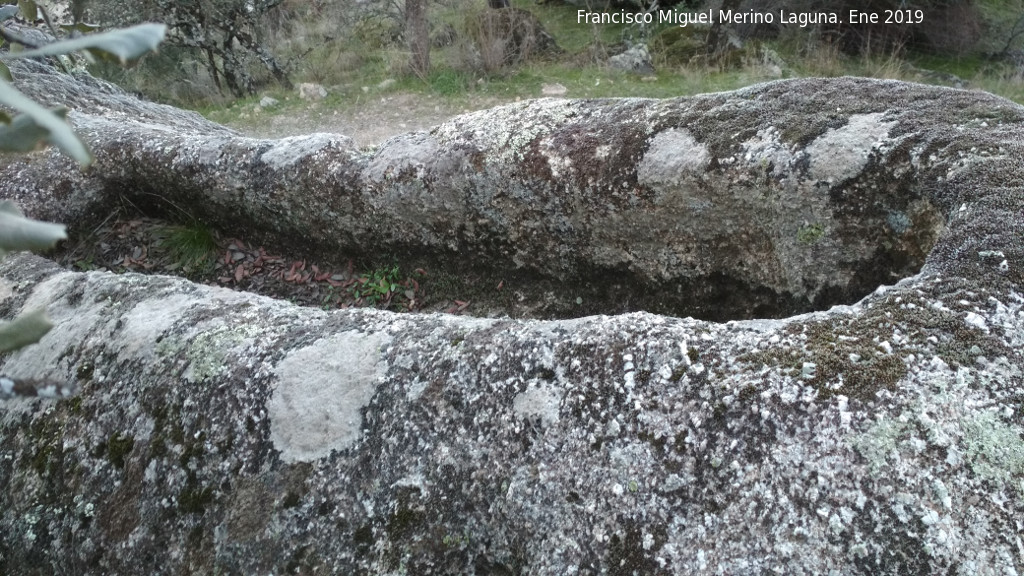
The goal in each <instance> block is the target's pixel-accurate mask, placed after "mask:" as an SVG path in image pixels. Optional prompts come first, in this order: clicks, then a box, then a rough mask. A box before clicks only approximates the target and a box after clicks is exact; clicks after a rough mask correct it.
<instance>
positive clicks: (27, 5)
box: [18, 0, 39, 22]
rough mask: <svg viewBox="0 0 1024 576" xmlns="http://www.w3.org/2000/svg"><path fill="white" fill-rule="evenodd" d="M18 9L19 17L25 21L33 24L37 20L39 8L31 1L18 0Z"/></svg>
mask: <svg viewBox="0 0 1024 576" xmlns="http://www.w3.org/2000/svg"><path fill="white" fill-rule="evenodd" d="M18 8H20V9H21V15H22V16H24V17H25V20H28V21H29V22H35V21H36V20H38V19H39V8H38V7H37V6H36V3H35V2H33V1H32V0H18Z"/></svg>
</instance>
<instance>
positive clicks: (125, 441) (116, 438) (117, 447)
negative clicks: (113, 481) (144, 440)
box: [107, 433, 135, 469]
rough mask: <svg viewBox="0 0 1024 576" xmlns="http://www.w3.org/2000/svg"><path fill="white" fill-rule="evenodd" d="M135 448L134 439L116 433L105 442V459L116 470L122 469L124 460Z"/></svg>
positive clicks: (127, 435)
mask: <svg viewBox="0 0 1024 576" xmlns="http://www.w3.org/2000/svg"><path fill="white" fill-rule="evenodd" d="M134 447H135V438H134V437H133V436H131V435H129V434H121V433H117V434H114V435H113V436H111V437H110V438H109V439H108V440H107V459H108V460H110V463H111V464H113V465H114V466H115V467H117V468H118V469H123V468H124V463H125V458H127V457H128V454H129V453H131V451H132V448H134Z"/></svg>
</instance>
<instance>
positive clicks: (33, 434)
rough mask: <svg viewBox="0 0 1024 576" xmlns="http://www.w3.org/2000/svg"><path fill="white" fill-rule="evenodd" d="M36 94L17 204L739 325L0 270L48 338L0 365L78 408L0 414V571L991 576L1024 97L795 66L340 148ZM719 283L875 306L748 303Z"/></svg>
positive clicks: (1008, 376) (1014, 550)
mask: <svg viewBox="0 0 1024 576" xmlns="http://www.w3.org/2000/svg"><path fill="white" fill-rule="evenodd" d="M23 72H24V71H20V70H16V73H17V74H22V73H23ZM40 82H42V80H40ZM67 86H69V87H68V88H66V89H65V93H63V94H61V96H62V97H65V98H68V99H71V100H72V106H74V107H76V109H78V110H79V111H78V112H76V113H74V114H73V117H74V119H75V122H76V124H77V126H78V127H79V128H80V129H82V130H85V131H86V132H87V133H88V134H89V138H90V141H91V142H92V144H93V146H94V149H95V150H96V152H97V154H98V156H99V158H100V161H99V165H98V166H97V167H95V168H93V169H92V170H91V171H90V172H88V173H86V174H78V173H77V172H76V171H74V170H71V169H70V168H68V167H67V166H66V165H65V164H64V163H63V160H61V159H60V158H59V157H57V156H54V155H43V156H38V157H36V158H34V159H32V160H30V161H27V162H17V163H13V164H10V165H9V166H8V167H7V168H6V171H5V176H4V178H5V180H4V181H2V182H0V190H3V191H4V194H5V195H7V196H14V197H17V198H18V199H19V201H20V202H22V203H24V204H26V205H28V206H30V207H31V210H32V212H33V213H34V214H36V215H48V216H50V217H52V218H55V219H62V218H65V217H69V216H71V215H76V216H78V217H80V218H81V219H82V220H81V221H88V218H89V214H91V213H93V212H94V211H95V210H99V209H100V207H102V205H103V202H104V201H105V200H104V198H108V195H110V194H113V193H115V192H114V191H115V190H121V191H122V193H126V194H129V193H132V192H131V189H133V188H137V187H143V186H145V188H144V189H145V190H146V191H148V193H154V194H155V193H159V194H164V195H168V196H169V197H173V198H175V201H178V202H189V201H193V202H197V203H206V204H205V205H206V206H207V209H208V210H209V216H210V217H211V218H222V219H241V220H242V221H245V222H251V223H252V226H257V227H265V228H266V229H267V230H270V231H276V232H274V233H277V234H282V235H283V236H287V235H288V234H294V233H297V231H298V230H299V224H301V223H303V222H308V221H315V222H316V223H317V224H318V225H317V226H315V227H313V229H312V231H311V232H309V234H310V236H309V241H310V242H311V243H320V244H321V245H323V246H325V247H330V246H334V247H341V246H343V245H346V246H347V245H348V244H347V243H351V244H359V243H361V242H368V241H370V240H371V236H372V235H373V234H377V235H378V238H377V240H376V241H378V242H382V243H385V244H387V243H391V244H396V245H397V244H400V243H402V242H406V241H412V240H415V242H417V243H420V246H421V248H422V249H424V250H436V251H445V250H450V251H451V252H452V253H455V251H457V250H458V251H467V252H470V253H471V254H472V255H474V257H489V258H493V259H495V260H499V261H501V260H502V259H507V260H508V261H510V262H513V263H515V264H516V265H519V266H523V267H532V268H533V269H535V270H537V271H538V273H544V274H551V275H565V277H566V278H574V277H577V275H581V274H583V275H585V274H587V273H590V272H594V271H600V270H608V269H612V268H614V269H617V270H624V271H628V272H629V273H631V274H632V275H633V276H632V277H633V278H634V279H635V281H637V282H643V281H650V282H662V281H663V282H666V283H667V284H664V286H669V285H672V283H673V282H675V283H681V284H682V285H684V286H686V290H694V292H693V293H692V294H691V293H687V295H688V297H691V298H693V299H695V300H699V299H700V298H702V297H705V296H706V297H707V300H706V305H707V306H711V305H712V304H713V303H715V302H718V301H721V302H722V304H721V305H722V306H732V308H733V311H734V312H743V311H746V312H749V317H751V318H754V319H749V320H741V321H730V322H724V323H719V322H709V321H701V320H695V319H693V318H680V317H670V316H663V315H655V314H650V313H642V312H640V313H632V314H624V315H616V316H600V315H596V316H590V317H585V318H577V319H571V320H554V321H540V320H512V319H481V318H465V317H454V316H445V315H413V314H406V315H399V314H393V313H389V312H382V311H374V310H344V311H335V312H325V311H321V310H316V309H309V308H300V307H296V306H293V305H290V304H288V303H285V302H280V301H275V300H270V299H266V298H262V297H259V296H255V295H249V294H244V293H239V292H232V291H228V290H224V289H219V288H212V287H205V286H197V285H194V284H190V283H189V282H187V281H184V280H180V279H175V278H167V277H154V276H137V275H131V274H126V275H119V276H117V275H110V274H106V273H87V274H82V273H72V272H67V271H63V270H61V269H59V268H58V267H56V266H55V265H54V264H52V263H50V262H48V261H46V260H44V259H42V258H39V257H36V256H30V255H21V256H16V257H12V258H8V259H7V260H5V261H3V263H2V264H0V278H2V279H3V286H2V287H0V288H2V289H0V295H2V300H0V313H2V315H4V316H5V317H11V316H13V315H15V314H17V313H18V312H20V311H22V310H26V309H32V308H35V307H38V306H41V305H45V306H47V307H48V309H49V311H50V314H51V316H52V317H53V318H54V320H55V321H56V323H57V328H56V329H54V330H53V331H52V332H51V333H50V334H48V335H47V336H46V337H45V338H44V340H43V341H42V342H41V343H40V344H39V345H38V346H35V347H31V348H28V349H25V350H23V351H20V352H18V353H15V354H13V355H10V356H7V357H5V358H4V360H3V366H2V367H0V369H2V371H3V372H5V373H7V374H9V375H11V376H14V377H19V376H20V377H28V376H33V377H39V376H46V377H49V378H54V379H65V380H69V381H74V382H76V383H77V384H79V385H80V387H81V394H80V396H78V397H76V398H73V399H70V400H61V401H58V402H55V403H54V402H49V403H48V402H45V401H43V400H39V399H22V400H16V401H9V402H6V403H5V404H3V405H2V406H0V486H3V490H2V491H0V572H3V573H11V574H54V573H58V574H138V573H154V574H186V573H190V574H191V573H204V574H257V573H258V574H268V573H273V574H284V573H301V574H345V575H347V574H374V575H376V574H395V575H398V574H410V575H413V574H415V575H420V574H423V575H431V574H478V575H483V574H529V575H563V574H614V575H620V574H638V575H639V574H645V575H646V574H771V573H779V574H893V575H895V574H900V575H903V574H964V575H966V574H993V575H996V574H998V575H1006V574H1020V573H1022V572H1024V541H1022V534H1024V437H1022V432H1024V428H1022V425H1021V414H1022V411H1024V375H1022V364H1024V361H1022V360H1024V359H1022V357H1021V349H1022V347H1024V297H1022V296H1021V293H1020V292H1021V281H1022V272H1021V271H1022V266H1024V247H1022V238H1021V234H1020V230H1021V227H1022V225H1024V222H1022V219H1024V196H1022V193H1021V192H1022V189H1021V187H1022V183H1024V179H1022V176H1024V167H1022V166H1021V160H1020V159H1021V158H1024V140H1021V138H1020V133H1021V129H1022V128H1024V108H1021V107H1018V106H1016V105H1014V104H1012V103H1009V102H1007V101H1005V100H1001V99H998V98H995V97H992V96H990V95H986V94H982V93H973V92H965V91H956V90H949V89H943V88H932V87H925V86H917V85H910V84H903V83H898V82H886V81H876V80H864V79H852V78H843V79H833V80H798V81H786V82H778V83H772V84H766V85H760V86H755V87H751V88H747V89H744V90H740V91H737V92H732V93H727V94H715V95H704V96H698V97H693V98H687V99H677V100H667V101H652V100H608V101H573V100H559V101H554V100H540V101H534V102H527V103H523V104H519V105H515V106H510V107H504V108H500V109H496V110H492V111H488V112H481V113H477V114H472V115H469V116H464V117H460V118H456V119H454V120H452V121H451V122H449V123H447V124H444V125H442V126H439V127H437V128H436V129H434V130H433V131H431V132H429V133H416V134H410V135H408V136H403V137H399V138H395V139H393V140H391V141H389V142H387V143H385V144H384V145H382V146H381V147H380V148H379V149H375V150H356V149H353V148H351V147H350V146H349V145H348V144H347V143H346V142H347V141H346V139H345V138H343V137H340V136H327V135H314V136H309V137H305V138H297V139H291V140H288V141H281V142H273V141H256V140H247V139H244V138H240V137H238V136H237V135H235V134H233V133H231V132H229V131H227V130H224V129H222V128H217V127H215V126H212V125H209V124H207V123H205V122H204V121H202V120H201V119H199V118H197V117H194V116H191V115H188V114H185V113H181V112H173V111H170V110H169V109H163V108H158V107H155V106H153V105H151V104H133V105H136V106H138V107H139V109H138V110H134V111H129V112H128V113H122V112H120V111H119V110H120V109H119V108H117V107H113V108H112V109H111V110H110V111H108V112H103V110H102V109H101V107H102V104H101V102H102V99H98V100H94V101H90V100H88V99H87V98H85V97H84V96H83V97H82V98H81V99H78V100H75V99H73V97H76V96H75V94H77V93H76V92H74V91H72V90H71V88H70V87H72V86H73V85H71V84H68V85H67ZM81 86H82V88H81V90H82V91H83V92H88V91H91V90H94V89H98V88H96V86H100V85H98V84H94V83H90V82H88V81H84V80H83V81H82V84H81ZM90 93H91V92H90ZM40 94H42V92H40ZM45 169H51V170H58V172H57V173H56V174H55V175H53V176H52V177H48V178H47V177H43V172H41V171H42V170H45ZM118 186H122V187H121V188H120V189H119V188H118ZM298 189H303V190H305V191H306V192H305V194H302V195H299V194H296V193H294V191H295V190H298ZM289 191H291V192H292V193H289ZM140 194H141V193H140ZM44 199H45V200H46V201H43V200H44ZM34 201H35V202H34ZM314 207H318V208H319V211H317V210H314V209H313V208H314ZM327 207H333V208H331V211H330V212H329V211H328V210H327ZM218 214H219V216H218ZM793 214H799V215H800V216H799V218H800V219H799V220H795V219H794V217H793ZM396 223H401V224H402V225H403V226H405V227H406V228H407V231H408V235H407V236H405V237H403V238H399V237H398V236H397V234H396V233H395V232H394V229H393V228H392V227H393V226H395V225H396ZM290 226H292V227H294V228H289V227H290ZM389 230H390V232H389ZM483 239H486V240H487V241H480V242H477V241H478V240H483ZM588 271H589V272H588ZM688 278H690V279H692V280H687V279H688ZM901 278H902V279H901ZM718 281H722V282H725V283H729V282H732V283H734V284H735V285H742V284H747V285H751V286H757V287H759V288H758V290H755V291H752V292H749V293H751V294H762V293H767V292H780V293H787V294H789V295H790V297H792V298H794V299H808V298H812V297H814V298H818V297H823V296H821V295H822V294H825V293H829V292H830V291H834V292H836V293H845V292H844V291H850V290H852V289H850V288H849V287H850V286H851V285H856V284H860V285H862V286H861V288H863V287H864V286H867V285H870V284H872V283H874V284H875V285H877V284H883V283H884V284H887V285H888V286H887V287H882V288H879V289H877V290H875V289H873V288H872V289H870V290H867V292H868V295H867V296H866V297H865V298H863V299H862V300H860V301H859V302H856V303H851V304H850V305H842V306H836V307H833V308H831V309H829V310H827V311H821V312H814V313H808V314H803V315H797V316H792V317H788V318H784V319H756V317H757V311H758V308H756V307H752V308H749V310H748V309H746V308H744V307H743V306H742V305H741V304H740V303H738V302H729V300H728V298H727V295H725V296H723V294H722V293H720V292H719V293H715V292H714V290H713V288H714V286H716V285H717V284H716V283H717V282H718ZM653 285H660V284H653ZM695 287H704V288H705V289H706V291H707V294H704V295H702V294H701V293H700V291H699V290H696V289H695ZM738 293H739V292H737V294H738ZM848 293H853V292H848ZM708 294H710V295H711V296H707V295H708ZM715 298H717V300H716V299H715ZM765 298H766V301H767V299H768V297H767V296H766V297H765ZM819 303H820V301H819ZM778 309H781V308H778Z"/></svg>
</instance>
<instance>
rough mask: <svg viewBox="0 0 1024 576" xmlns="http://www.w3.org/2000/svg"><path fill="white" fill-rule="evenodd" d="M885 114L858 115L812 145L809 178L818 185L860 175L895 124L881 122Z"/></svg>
mask: <svg viewBox="0 0 1024 576" xmlns="http://www.w3.org/2000/svg"><path fill="white" fill-rule="evenodd" d="M882 116H883V114H881V113H875V114H855V115H853V116H850V121H849V122H847V123H846V125H845V126H843V127H841V128H836V129H832V130H828V131H827V132H825V133H824V134H822V135H821V136H819V137H818V138H816V139H815V140H814V141H813V142H811V143H810V145H808V146H807V148H806V152H807V154H808V156H809V157H810V166H809V168H808V170H807V175H808V177H809V178H810V179H811V180H813V181H817V182H822V181H824V182H829V183H839V182H842V181H843V180H847V179H849V178H853V177H854V176H856V175H858V174H860V173H861V172H862V171H863V170H864V167H865V166H867V163H868V160H869V159H870V157H871V153H872V151H873V150H875V149H877V148H879V147H881V146H883V145H884V140H885V139H887V138H888V136H889V130H891V129H892V127H893V126H895V125H896V122H893V121H889V122H885V121H882Z"/></svg>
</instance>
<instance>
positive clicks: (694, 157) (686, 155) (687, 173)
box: [636, 128, 711, 186]
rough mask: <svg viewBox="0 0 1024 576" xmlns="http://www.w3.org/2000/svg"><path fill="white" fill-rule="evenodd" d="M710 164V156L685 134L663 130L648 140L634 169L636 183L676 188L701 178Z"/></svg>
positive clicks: (673, 130)
mask: <svg viewBox="0 0 1024 576" xmlns="http://www.w3.org/2000/svg"><path fill="white" fill-rule="evenodd" d="M710 163H711V152H710V151H709V150H708V148H707V146H705V145H704V144H701V143H700V142H697V140H696V139H695V138H694V137H693V135H691V134H690V132H689V131H688V130H685V129H681V128H674V129H671V130H665V131H663V132H659V133H658V134H657V135H656V136H655V137H654V138H652V139H651V143H650V146H648V148H647V153H646V154H644V157H643V158H642V159H641V160H640V163H639V164H638V165H637V170H636V175H637V181H638V182H639V183H640V184H645V185H648V186H659V185H660V186H666V185H667V186H673V185H679V184H681V183H682V182H684V181H686V180H687V179H691V178H694V177H695V176H700V175H701V174H703V172H704V170H705V169H707V167H708V164H710Z"/></svg>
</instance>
